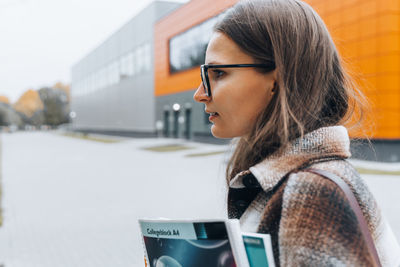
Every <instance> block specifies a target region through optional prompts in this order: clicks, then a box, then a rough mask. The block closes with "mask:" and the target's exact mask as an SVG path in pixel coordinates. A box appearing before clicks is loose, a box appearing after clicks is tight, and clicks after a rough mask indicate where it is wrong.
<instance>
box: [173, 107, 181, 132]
mask: <svg viewBox="0 0 400 267" xmlns="http://www.w3.org/2000/svg"><path fill="white" fill-rule="evenodd" d="M172 109H173V110H174V137H175V138H178V137H179V113H180V110H181V105H179V104H177V103H175V104H174V105H173V106H172Z"/></svg>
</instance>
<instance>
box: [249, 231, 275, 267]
mask: <svg viewBox="0 0 400 267" xmlns="http://www.w3.org/2000/svg"><path fill="white" fill-rule="evenodd" d="M242 235H243V243H244V247H245V249H246V254H247V259H248V260H249V265H250V267H275V260H274V254H273V252H272V243H271V236H270V235H266V234H258V233H242Z"/></svg>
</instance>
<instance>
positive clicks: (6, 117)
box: [0, 102, 23, 127]
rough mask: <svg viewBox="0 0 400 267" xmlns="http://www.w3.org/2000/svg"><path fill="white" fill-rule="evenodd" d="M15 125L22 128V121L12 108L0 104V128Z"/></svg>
mask: <svg viewBox="0 0 400 267" xmlns="http://www.w3.org/2000/svg"><path fill="white" fill-rule="evenodd" d="M9 125H15V126H18V127H22V125H23V120H22V118H21V116H20V115H19V114H18V112H16V111H15V110H14V109H13V108H12V106H10V105H9V104H7V103H3V102H0V126H9Z"/></svg>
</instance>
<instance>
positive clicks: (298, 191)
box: [228, 126, 400, 266]
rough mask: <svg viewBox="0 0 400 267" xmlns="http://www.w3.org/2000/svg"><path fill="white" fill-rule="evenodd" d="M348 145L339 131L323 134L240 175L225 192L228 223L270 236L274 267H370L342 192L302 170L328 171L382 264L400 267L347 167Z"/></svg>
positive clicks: (395, 248) (372, 204)
mask: <svg viewBox="0 0 400 267" xmlns="http://www.w3.org/2000/svg"><path fill="white" fill-rule="evenodd" d="M349 145H350V141H349V137H348V134H347V130H346V129H345V128H344V127H342V126H333V127H325V128H321V129H318V130H316V131H314V132H311V133H308V134H307V135H305V136H304V138H303V139H302V140H296V141H295V142H294V143H293V144H292V145H291V146H290V147H288V148H287V149H285V151H283V152H280V153H279V154H273V155H271V156H269V157H268V158H266V159H265V160H263V161H262V162H260V163H258V164H256V165H255V166H253V167H251V168H250V169H249V170H245V171H243V172H241V173H239V174H238V175H237V176H236V177H234V178H233V179H232V180H231V182H230V185H229V193H228V216H229V218H240V223H241V227H242V230H243V231H249V232H259V233H269V234H271V237H272V243H273V248H274V257H275V261H276V262H277V264H278V266H279V265H281V266H371V260H372V258H371V256H370V255H369V254H368V249H367V246H366V244H365V242H364V239H363V237H362V235H361V231H360V229H359V225H358V223H357V219H356V217H355V215H354V213H353V211H352V209H351V207H350V205H349V203H348V201H347V200H346V198H345V195H344V193H343V192H342V191H341V190H340V188H338V187H337V186H336V185H335V184H334V183H332V182H331V181H329V180H327V179H325V178H323V177H320V176H318V175H316V174H312V173H309V172H302V171H301V169H302V168H305V167H308V166H312V167H313V168H319V169H322V170H327V171H330V172H332V173H335V174H337V175H338V176H340V177H341V178H342V179H343V180H344V181H345V182H346V183H347V184H348V185H349V186H350V188H351V189H352V191H353V193H354V195H355V197H356V199H357V200H358V202H359V204H360V207H361V209H362V211H363V214H364V217H365V219H366V221H367V224H368V226H369V229H370V232H371V233H372V237H373V240H374V242H375V246H376V248H377V251H378V254H379V257H380V260H381V263H382V265H383V266H400V248H399V245H398V244H397V241H396V239H395V238H394V235H393V233H392V232H391V229H390V227H389V225H388V224H387V223H386V221H385V219H384V218H383V217H382V214H381V211H380V209H379V207H378V206H377V203H376V201H375V199H374V197H373V196H372V194H371V192H370V191H369V190H368V188H367V186H366V184H365V183H364V181H363V180H362V178H361V177H360V175H359V174H358V173H357V171H356V170H355V169H354V168H353V167H352V166H351V165H350V164H349V163H348V162H347V161H346V158H348V157H350V151H349ZM295 170H300V171H299V172H297V173H294V172H293V171H295Z"/></svg>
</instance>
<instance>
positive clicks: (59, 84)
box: [53, 82, 71, 103]
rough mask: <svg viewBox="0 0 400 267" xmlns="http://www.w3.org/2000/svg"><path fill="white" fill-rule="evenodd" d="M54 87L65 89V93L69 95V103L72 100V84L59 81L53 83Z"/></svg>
mask: <svg viewBox="0 0 400 267" xmlns="http://www.w3.org/2000/svg"><path fill="white" fill-rule="evenodd" d="M53 89H60V90H62V91H64V92H65V94H66V95H67V100H68V103H69V102H70V100H71V95H70V92H71V89H70V86H69V85H68V84H63V83H62V82H57V83H56V84H54V85H53Z"/></svg>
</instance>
